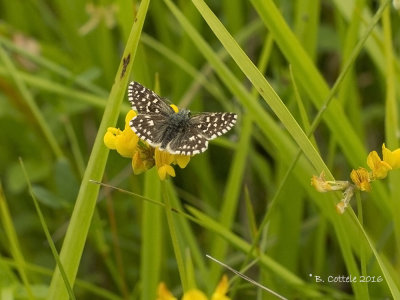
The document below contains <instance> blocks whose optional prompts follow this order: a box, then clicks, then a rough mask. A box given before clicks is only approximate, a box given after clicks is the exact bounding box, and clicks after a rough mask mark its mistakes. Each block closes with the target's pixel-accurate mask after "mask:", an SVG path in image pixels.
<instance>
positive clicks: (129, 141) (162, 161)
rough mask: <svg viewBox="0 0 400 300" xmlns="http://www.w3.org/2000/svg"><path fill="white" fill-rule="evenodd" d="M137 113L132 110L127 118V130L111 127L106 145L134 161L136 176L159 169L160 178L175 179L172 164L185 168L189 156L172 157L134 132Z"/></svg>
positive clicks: (175, 108) (105, 136)
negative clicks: (169, 177)
mask: <svg viewBox="0 0 400 300" xmlns="http://www.w3.org/2000/svg"><path fill="white" fill-rule="evenodd" d="M171 107H172V109H173V110H174V111H175V112H178V107H177V106H175V105H173V104H171ZM136 115H137V114H136V112H135V111H133V110H130V111H129V112H128V113H127V115H126V117H125V128H124V130H122V131H121V130H120V129H118V128H113V127H110V128H108V129H107V132H106V134H105V135H104V144H105V145H106V146H107V147H108V148H110V149H112V150H117V152H118V153H119V154H120V155H121V156H124V157H129V158H131V159H132V169H133V173H134V174H136V175H137V174H140V173H142V172H145V171H147V170H148V169H150V168H152V167H153V166H154V164H155V165H156V167H157V171H158V176H159V177H160V179H161V180H165V179H166V178H168V176H172V177H175V170H174V168H173V167H172V166H171V164H177V165H178V166H179V167H180V168H182V169H183V168H185V167H186V166H187V164H188V163H189V161H190V156H189V155H172V154H170V153H168V152H166V151H160V150H159V148H156V149H154V148H153V147H151V146H150V145H149V144H148V143H146V142H145V141H142V140H140V139H139V137H138V136H137V135H136V134H135V132H133V130H132V128H131V127H130V125H129V123H130V121H131V120H132V119H133V118H134V117H135V116H136Z"/></svg>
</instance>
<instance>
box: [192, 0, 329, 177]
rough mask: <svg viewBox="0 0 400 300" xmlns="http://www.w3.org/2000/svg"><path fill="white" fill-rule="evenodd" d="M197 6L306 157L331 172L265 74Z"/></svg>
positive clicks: (212, 17) (206, 11)
mask: <svg viewBox="0 0 400 300" xmlns="http://www.w3.org/2000/svg"><path fill="white" fill-rule="evenodd" d="M193 3H194V5H195V6H196V7H197V9H198V10H199V12H200V13H201V14H202V16H203V18H204V19H205V21H206V22H207V23H208V25H209V26H210V28H211V30H213V32H214V34H215V35H216V36H217V37H218V39H219V40H220V42H221V43H222V44H223V45H224V47H225V49H226V50H227V51H228V53H229V54H230V55H231V56H232V58H233V59H234V61H235V62H236V63H237V64H238V66H239V67H240V68H241V70H242V72H243V73H245V75H246V76H247V78H248V79H249V80H250V81H251V82H252V83H253V85H254V87H255V88H256V89H257V91H258V92H259V94H260V95H261V96H262V97H263V98H264V100H265V101H266V102H267V103H268V105H269V106H270V107H271V109H272V110H273V111H274V113H275V114H276V115H277V116H278V118H279V119H280V120H281V122H282V123H283V124H284V126H285V127H286V129H287V130H288V131H289V133H290V135H291V136H292V138H293V139H294V140H295V141H296V142H297V144H298V145H299V147H300V148H301V149H302V151H303V153H304V155H305V156H306V157H307V158H308V159H309V160H310V162H311V163H312V164H313V166H314V168H315V169H316V170H324V171H327V167H326V165H325V163H324V161H323V160H322V158H321V157H320V155H319V154H318V152H317V151H316V149H315V148H314V146H313V145H312V143H311V142H310V141H309V139H308V138H307V136H306V134H305V133H304V131H303V130H302V129H301V127H300V126H299V124H298V123H297V122H296V120H295V119H294V118H293V116H292V114H291V113H290V112H289V110H288V109H287V107H286V106H285V104H284V103H283V102H282V100H281V99H280V98H279V96H278V95H277V94H276V93H275V91H274V90H273V89H272V87H271V85H270V84H269V83H268V82H267V80H266V79H265V78H264V76H263V75H262V74H261V72H260V71H259V70H258V69H257V67H256V66H255V65H254V64H253V63H252V61H251V60H250V58H249V57H248V56H247V55H246V54H245V53H244V51H243V50H242V49H241V48H240V46H239V45H238V44H237V43H236V41H235V40H234V39H233V37H232V36H231V35H230V34H229V33H228V31H227V30H226V29H225V27H224V26H223V25H222V23H221V22H220V21H219V19H218V18H217V17H216V16H215V15H214V14H213V12H212V11H211V10H210V9H209V8H208V6H207V5H206V4H205V3H204V2H203V1H201V0H193Z"/></svg>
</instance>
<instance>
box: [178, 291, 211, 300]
mask: <svg viewBox="0 0 400 300" xmlns="http://www.w3.org/2000/svg"><path fill="white" fill-rule="evenodd" d="M182 300H208V299H207V297H206V295H204V294H203V292H201V291H199V290H190V291H187V292H186V293H185V294H184V295H183V298H182Z"/></svg>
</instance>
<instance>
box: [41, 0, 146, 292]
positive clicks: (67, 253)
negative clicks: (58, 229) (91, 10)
mask: <svg viewBox="0 0 400 300" xmlns="http://www.w3.org/2000/svg"><path fill="white" fill-rule="evenodd" d="M148 5H149V1H148V0H144V1H142V2H141V5H140V8H139V11H138V14H137V16H136V19H135V22H134V24H133V26H132V31H131V34H130V36H129V39H128V42H127V45H126V48H125V51H124V54H123V58H124V59H123V60H122V61H121V64H120V66H119V69H118V72H117V74H116V78H115V83H114V85H113V87H112V90H111V93H110V96H109V100H108V102H107V105H106V108H105V111H104V115H103V119H102V121H101V124H100V128H99V131H98V133H97V137H96V140H95V143H94V146H93V149H92V153H91V155H90V158H89V162H88V166H87V168H86V170H85V174H84V177H83V180H82V185H81V187H80V190H79V194H78V197H77V200H76V204H75V208H74V211H73V214H72V217H71V222H70V225H69V227H68V231H67V234H66V236H65V239H64V243H63V246H62V249H61V252H60V258H61V262H62V264H63V265H64V267H65V271H66V274H67V277H68V280H69V282H70V283H71V284H72V285H73V283H74V281H75V277H76V273H77V271H78V267H79V262H80V259H81V257H82V252H83V248H84V245H85V242H86V237H87V233H88V230H89V226H90V222H91V219H92V216H93V211H94V209H95V205H96V200H97V196H98V192H99V186H98V185H96V184H93V183H90V182H89V180H90V179H93V180H97V181H100V180H101V178H102V177H103V173H104V169H105V165H106V162H107V157H108V153H109V150H108V149H107V148H106V147H105V146H104V144H103V136H104V134H105V132H106V130H107V127H109V126H113V125H115V124H116V122H117V119H118V116H119V113H120V112H119V110H120V106H121V103H122V100H123V96H124V94H125V88H126V86H127V83H128V76H129V74H130V70H131V67H132V62H133V60H134V57H135V53H136V49H137V46H138V43H139V38H140V33H141V30H142V27H143V23H144V20H145V17H146V13H147V9H148ZM128 57H129V64H127V65H126V63H125V64H124V62H126V59H127V58H128ZM122 71H123V73H122ZM67 297H68V294H67V291H66V289H65V287H64V284H63V280H62V277H61V276H60V272H59V270H58V269H56V271H55V274H54V276H53V278H52V282H51V285H50V290H49V294H48V299H52V300H53V299H67Z"/></svg>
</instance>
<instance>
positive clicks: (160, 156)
mask: <svg viewBox="0 0 400 300" xmlns="http://www.w3.org/2000/svg"><path fill="white" fill-rule="evenodd" d="M154 159H155V161H156V166H157V168H159V167H162V166H163V165H170V164H172V162H173V161H174V156H173V155H172V154H169V153H168V152H167V151H160V149H159V148H158V147H157V148H156V150H155V152H154Z"/></svg>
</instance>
